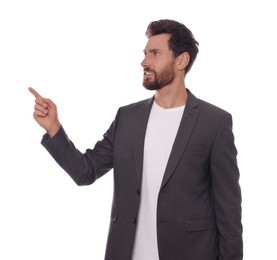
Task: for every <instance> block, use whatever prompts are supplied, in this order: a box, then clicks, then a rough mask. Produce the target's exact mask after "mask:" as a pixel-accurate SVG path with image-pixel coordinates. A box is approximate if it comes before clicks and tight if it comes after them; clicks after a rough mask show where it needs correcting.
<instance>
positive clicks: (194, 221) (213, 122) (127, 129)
mask: <svg viewBox="0 0 277 260" xmlns="http://www.w3.org/2000/svg"><path fill="white" fill-rule="evenodd" d="M188 93H189V96H188V100H187V104H186V107H185V110H184V114H183V117H182V120H181V123H180V127H179V130H178V133H177V136H176V139H175V142H174V144H173V148H172V151H171V154H170V157H169V161H168V163H167V167H166V170H165V173H164V177H163V180H162V184H161V188H160V192H159V195H158V205H157V239H158V249H159V256H160V260H241V259H242V255H243V253H242V224H241V191H240V186H239V170H238V167H237V160H236V155H237V150H236V147H235V145H234V136H233V133H232V117H231V115H230V114H229V113H227V112H226V111H224V110H222V109H220V108H217V107H215V106H213V105H211V104H209V103H206V102H204V101H202V100H199V99H197V98H196V97H195V96H194V95H193V94H192V93H191V92H189V91H188ZM152 104H153V98H151V99H147V100H144V101H140V102H138V103H135V104H131V105H128V106H125V107H121V108H120V109H119V110H118V113H117V115H116V118H115V120H114V122H113V123H112V124H111V126H110V128H109V129H108V131H107V132H106V133H105V134H104V138H103V139H102V140H101V141H99V142H97V143H96V145H95V147H94V148H93V149H87V150H86V152H85V153H84V154H82V153H81V152H80V151H78V150H77V149H76V148H75V146H74V144H73V143H72V142H71V141H70V140H69V138H68V137H67V135H66V133H65V131H64V129H63V128H61V129H60V130H59V132H58V133H57V134H56V135H55V136H54V137H53V138H52V139H50V138H49V137H48V136H47V135H45V136H44V137H43V140H42V144H43V145H44V147H45V148H46V149H47V150H48V152H49V153H50V154H51V155H52V156H53V158H54V159H55V160H56V161H57V162H58V163H59V165H60V166H61V167H62V168H63V169H64V170H65V171H66V172H67V173H68V174H69V175H70V176H71V177H72V179H73V180H74V181H75V182H76V183H77V184H78V185H88V184H91V183H93V182H94V181H95V180H96V179H98V178H99V177H101V176H103V175H104V174H105V173H107V172H108V171H109V170H110V169H112V168H113V172H114V197H113V203H112V209H111V222H110V229H109V235H108V241H107V249H106V257H105V259H106V260H130V259H131V255H132V249H133V245H134V237H135V232H136V222H137V216H138V210H139V203H140V189H141V179H142V165H143V145H144V137H145V132H146V126H147V121H148V116H149V113H150V110H151V107H152ZM161 131H162V129H161ZM145 232H147V230H146V231H145ZM145 260H148V259H145Z"/></svg>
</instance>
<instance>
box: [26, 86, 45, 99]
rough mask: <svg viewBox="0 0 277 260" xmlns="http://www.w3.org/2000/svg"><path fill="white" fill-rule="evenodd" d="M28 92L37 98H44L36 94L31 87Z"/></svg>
mask: <svg viewBox="0 0 277 260" xmlns="http://www.w3.org/2000/svg"><path fill="white" fill-rule="evenodd" d="M28 90H29V91H30V92H31V93H32V94H33V95H34V97H35V98H42V96H41V95H40V94H39V93H38V92H36V91H35V90H34V89H33V88H31V87H29V88H28Z"/></svg>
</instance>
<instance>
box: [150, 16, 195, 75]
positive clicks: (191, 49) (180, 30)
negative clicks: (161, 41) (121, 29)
mask: <svg viewBox="0 0 277 260" xmlns="http://www.w3.org/2000/svg"><path fill="white" fill-rule="evenodd" d="M162 33H168V34H170V35H171V36H170V39H169V41H168V46H169V49H170V50H172V51H173V53H174V56H175V57H177V56H179V55H180V54H181V53H183V52H187V53H188V54H189V56H190V61H189V63H188V65H187V67H186V73H187V72H188V71H189V70H190V69H191V67H192V64H193V63H194V61H195V59H196V56H197V53H198V45H199V43H198V42H197V41H196V40H195V38H194V36H193V34H192V32H191V31H190V30H189V29H188V28H187V27H186V26H185V25H184V24H182V23H179V22H177V21H174V20H168V19H163V20H158V21H153V22H151V23H150V24H149V25H148V27H147V30H146V33H145V35H146V36H147V37H148V38H150V37H151V36H154V35H158V34H162Z"/></svg>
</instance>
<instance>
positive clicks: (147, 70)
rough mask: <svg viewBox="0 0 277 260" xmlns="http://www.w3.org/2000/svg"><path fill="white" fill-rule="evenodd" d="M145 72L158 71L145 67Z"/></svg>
mask: <svg viewBox="0 0 277 260" xmlns="http://www.w3.org/2000/svg"><path fill="white" fill-rule="evenodd" d="M143 72H152V73H156V71H155V70H153V69H144V70H143Z"/></svg>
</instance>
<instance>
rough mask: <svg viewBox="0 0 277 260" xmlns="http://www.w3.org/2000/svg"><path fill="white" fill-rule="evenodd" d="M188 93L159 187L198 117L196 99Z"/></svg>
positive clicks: (173, 164)
mask: <svg viewBox="0 0 277 260" xmlns="http://www.w3.org/2000/svg"><path fill="white" fill-rule="evenodd" d="M188 93H189V96H188V100H187V104H186V107H185V110H184V114H183V117H182V119H181V123H180V126H179V129H178V132H177V135H176V138H175V141H174V143H173V147H172V151H171V153H170V156H169V160H168V163H167V166H166V169H165V173H164V177H163V180H162V184H161V189H162V188H163V187H164V185H166V183H167V182H168V181H169V179H170V178H171V176H172V174H173V172H174V170H175V168H176V167H177V165H178V163H179V161H180V159H181V156H182V154H183V152H184V150H185V148H186V145H187V143H188V141H189V138H190V136H191V134H192V131H193V128H194V126H195V123H196V119H197V117H198V108H197V107H198V105H197V99H196V98H195V96H193V95H192V94H191V93H190V92H189V91H188Z"/></svg>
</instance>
